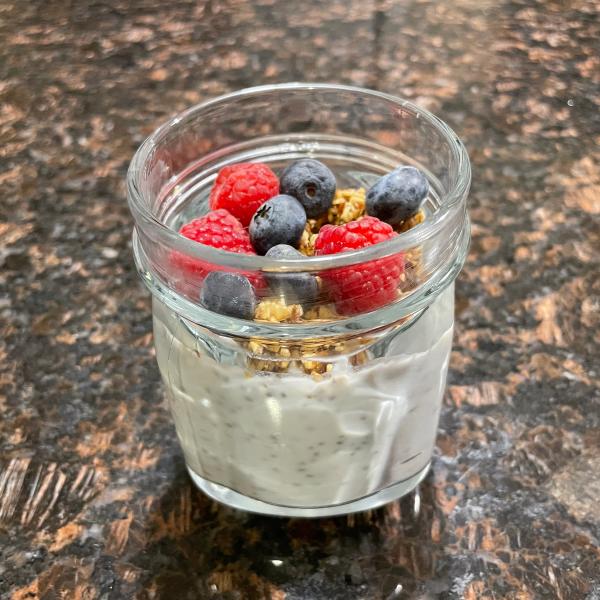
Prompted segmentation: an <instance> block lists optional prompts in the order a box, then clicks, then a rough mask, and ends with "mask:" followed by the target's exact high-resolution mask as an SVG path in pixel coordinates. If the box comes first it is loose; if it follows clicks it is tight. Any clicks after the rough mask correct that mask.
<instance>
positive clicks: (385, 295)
mask: <svg viewBox="0 0 600 600" xmlns="http://www.w3.org/2000/svg"><path fill="white" fill-rule="evenodd" d="M395 235H396V233H395V232H394V230H393V229H392V227H391V226H390V225H388V224H387V223H383V222H382V221H380V220H379V219H376V218H375V217H363V218H362V219H359V220H358V221H351V222H350V223H347V224H346V225H339V226H338V225H323V227H321V230H320V231H319V235H318V236H317V240H316V242H315V253H316V254H317V255H323V254H337V253H339V252H349V251H351V250H358V249H360V248H365V247H366V246H371V245H373V244H378V243H380V242H384V241H386V240H389V239H391V238H393V237H394V236H395ZM403 270H404V259H403V257H402V255H396V256H390V257H386V258H381V259H377V260H373V261H370V262H366V263H363V264H359V265H352V266H348V267H340V268H338V269H331V270H329V271H326V272H325V273H323V276H322V277H323V281H324V282H325V283H326V284H327V287H328V290H329V293H330V294H331V297H332V299H333V300H334V302H335V306H336V309H337V310H338V312H339V313H341V314H343V315H352V314H357V313H361V312H367V311H370V310H374V309H376V308H379V307H381V306H384V305H385V304H388V303H389V302H392V301H393V300H394V299H395V298H396V296H397V289H398V283H399V281H400V276H401V275H402V272H403Z"/></svg>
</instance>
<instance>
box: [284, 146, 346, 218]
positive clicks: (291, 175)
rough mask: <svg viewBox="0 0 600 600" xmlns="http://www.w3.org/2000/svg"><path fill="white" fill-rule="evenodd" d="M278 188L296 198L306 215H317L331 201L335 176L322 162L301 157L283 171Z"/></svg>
mask: <svg viewBox="0 0 600 600" xmlns="http://www.w3.org/2000/svg"><path fill="white" fill-rule="evenodd" d="M280 189H281V193H282V194H288V195H289V196H293V197H294V198H297V199H298V201H299V202H300V204H302V206H304V210H305V211H306V216H307V217H309V218H314V217H319V216H321V215H323V214H325V213H326V212H327V211H328V210H329V208H330V207H331V203H332V202H333V197H334V195H335V176H334V175H333V173H332V172H331V171H330V170H329V169H328V168H327V167H326V166H325V165H324V164H323V163H322V162H319V161H318V160H314V159H312V158H302V159H300V160H297V161H295V162H293V163H292V164H291V165H289V166H288V167H286V169H285V170H284V171H283V173H282V174H281V181H280Z"/></svg>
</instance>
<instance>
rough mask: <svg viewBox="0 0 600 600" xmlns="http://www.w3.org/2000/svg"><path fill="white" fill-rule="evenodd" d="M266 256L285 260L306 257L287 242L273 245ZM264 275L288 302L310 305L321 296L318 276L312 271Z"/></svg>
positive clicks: (277, 292) (273, 288) (271, 286)
mask: <svg viewBox="0 0 600 600" xmlns="http://www.w3.org/2000/svg"><path fill="white" fill-rule="evenodd" d="M266 256H268V257H269V258H276V259H277V258H280V259H284V260H287V259H294V258H305V257H304V255H303V254H301V253H300V252H298V250H296V249H295V248H292V247H291V246H286V245H285V244H278V245H277V246H273V247H272V248H271V249H269V251H268V252H267V254H266ZM264 276H265V279H266V280H267V283H268V284H269V287H270V288H271V290H272V291H273V293H274V294H275V295H277V296H283V297H284V298H285V301H286V303H288V304H291V303H299V304H304V305H310V304H313V303H315V302H316V301H317V299H318V297H319V283H318V281H317V278H316V277H315V276H314V275H311V274H310V273H275V272H269V273H267V272H265V274H264Z"/></svg>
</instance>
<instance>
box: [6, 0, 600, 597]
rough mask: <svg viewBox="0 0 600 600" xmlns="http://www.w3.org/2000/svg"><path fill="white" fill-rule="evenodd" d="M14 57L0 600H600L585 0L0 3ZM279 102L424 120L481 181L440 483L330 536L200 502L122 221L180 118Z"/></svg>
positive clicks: (329, 525)
mask: <svg viewBox="0 0 600 600" xmlns="http://www.w3.org/2000/svg"><path fill="white" fill-rule="evenodd" d="M0 36H1V48H2V51H1V56H0V197H1V202H0V211H1V217H0V261H1V265H2V267H1V273H0V315H1V335H0V370H1V371H0V386H1V391H0V415H1V420H0V597H1V598H3V599H4V598H7V599H8V598H10V599H12V600H26V599H44V600H45V599H52V600H53V599H59V598H69V599H70V598H74V599H86V600H87V599H100V598H102V599H113V598H116V599H120V598H138V599H140V600H142V599H144V600H145V599H153V598H161V599H162V598H164V599H187V598H190V599H191V598H202V599H204V598H214V599H223V600H224V599H249V600H254V599H263V598H270V599H273V600H284V599H285V600H308V599H311V600H312V599H331V600H333V599H340V600H346V599H381V600H389V599H394V598H399V599H405V598H415V599H416V598H420V599H432V598H441V599H458V598H465V599H467V600H475V599H481V598H485V599H488V598H489V599H491V598H496V599H498V598H503V599H504V598H509V599H520V600H529V599H537V598H558V599H562V600H579V599H586V600H597V599H598V598H600V549H599V536H600V509H599V506H600V503H599V501H598V500H599V498H600V489H599V488H600V450H599V447H600V390H599V383H598V380H599V372H598V370H599V369H600V365H599V360H598V359H599V348H600V333H599V332H600V316H599V310H600V289H599V288H600V281H599V280H600V277H599V260H598V254H599V250H600V239H599V237H600V236H599V231H600V169H599V167H600V151H599V148H600V58H599V54H598V45H597V44H598V39H600V8H599V5H598V3H597V2H596V1H595V0H572V1H569V2H559V1H557V0H538V1H537V2H535V1H530V2H525V1H516V0H512V1H509V0H499V1H494V2H492V1H490V0H479V1H475V0H443V1H440V2H437V1H433V0H407V1H406V2H387V1H385V0H373V1H371V2H364V1H362V0H361V1H357V0H333V1H330V2H327V3H322V2H319V1H316V0H307V1H305V2H286V1H284V0H256V1H254V2H244V1H243V0H223V1H214V2H211V1H209V2H186V1H182V0H173V1H172V2H159V1H157V0H144V1H143V2H142V1H140V2H129V1H126V0H106V1H102V2H99V1H92V0H81V1H79V2H56V1H50V2H41V1H39V0H34V1H32V2H17V1H16V0H4V2H2V3H0ZM289 80H322V81H340V82H344V83H353V84H357V85H364V86H369V87H375V88H378V89H381V90H385V91H390V92H392V93H395V94H398V95H401V96H405V97H407V98H410V99H413V100H415V101H416V102H418V103H420V104H422V105H423V106H425V107H427V108H430V109H431V110H433V111H434V112H436V113H437V114H439V115H440V116H441V117H442V118H444V119H445V120H446V121H447V122H449V123H450V124H451V125H452V126H453V127H454V128H455V129H456V131H457V132H458V133H459V135H461V137H462V138H463V139H464V140H465V143H466V145H467V147H468V149H469V151H470V155H471V157H472V162H473V170H474V180H473V188H472V193H471V200H470V205H471V216H472V221H473V243H472V250H471V254H470V257H469V260H468V262H467V265H466V267H465V269H464V272H463V273H462V275H461V277H460V279H459V282H458V286H457V293H458V317H457V320H458V323H457V333H456V340H455V351H454V352H453V357H452V364H451V372H450V376H449V389H448V393H447V395H446V399H445V408H444V411H443V415H442V419H441V424H440V435H439V442H438V446H437V450H436V456H435V460H434V463H433V469H432V472H431V473H430V475H429V477H428V478H427V480H426V481H425V482H424V483H423V484H422V485H421V486H420V488H419V490H418V492H417V493H414V494H412V495H410V496H409V497H406V498H405V499H403V500H402V501H400V502H396V503H393V504H391V505H389V506H387V507H386V508H384V509H381V510H378V511H375V512H372V513H367V514H362V515H357V516H351V517H348V518H337V519H325V520H320V521H303V520H285V519H269V518H262V517H258V516H249V515H244V514H241V513H237V512H235V511H232V510H228V509H225V508H222V507H219V506H217V505H215V504H213V503H212V502H210V501H209V500H208V499H206V498H205V497H203V496H202V495H201V494H200V493H199V492H196V491H195V490H194V489H193V488H192V486H191V484H190V481H189V479H188V477H187V475H186V473H185V471H184V463H183V460H182V456H181V453H180V450H179V448H178V444H177V441H176V438H175V434H174V430H173V427H172V424H171V419H170V416H169V414H168V412H167V410H166V408H165V406H164V404H163V400H162V391H161V388H160V385H159V376H158V370H157V368H156V365H155V360H154V356H153V350H152V338H151V321H150V304H149V296H148V293H147V292H146V291H145V289H143V288H142V286H141V284H140V283H139V282H138V280H137V276H136V274H135V271H134V266H133V261H132V258H131V249H130V242H129V240H130V233H131V227H132V223H131V219H130V216H129V213H128V210H127V207H126V204H125V200H124V197H125V191H124V176H125V171H126V167H127V164H128V161H129V159H130V157H131V155H132V153H133V152H134V150H135V148H136V147H137V145H138V144H139V143H140V142H141V141H142V139H143V138H144V137H145V136H146V135H147V134H148V133H150V132H151V130H152V129H153V128H154V127H155V126H157V125H158V124H159V123H161V122H162V121H163V120H164V119H165V118H166V117H168V116H170V115H172V114H173V113H175V112H177V111H179V110H180V109H183V108H184V107H187V106H189V105H191V104H194V103H196V102H198V101H200V100H202V99H204V98H207V97H210V96H213V95H215V94H219V93H221V92H225V91H229V90H232V89H235V88H239V87H245V86H248V85H252V84H257V83H266V82H278V81H289Z"/></svg>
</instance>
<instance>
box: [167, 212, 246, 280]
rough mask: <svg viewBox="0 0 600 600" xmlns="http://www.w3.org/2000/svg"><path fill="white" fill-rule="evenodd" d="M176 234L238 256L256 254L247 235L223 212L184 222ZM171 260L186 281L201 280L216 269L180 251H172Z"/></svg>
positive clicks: (233, 219) (236, 221)
mask: <svg viewBox="0 0 600 600" xmlns="http://www.w3.org/2000/svg"><path fill="white" fill-rule="evenodd" d="M179 233H180V234H181V235H183V236H185V237H186V238H189V239H190V240H194V241H195V242H199V243H201V244H206V245H207V246H212V247H213V248H220V249H221V250H228V251H229V252H237V253H238V254H256V252H254V249H253V248H252V244H251V243H250V237H249V236H248V232H247V231H246V230H245V229H244V227H243V226H242V224H241V223H240V222H239V221H238V220H237V219H236V218H235V217H234V216H233V215H231V214H229V213H228V212H227V211H226V210H224V209H220V210H215V211H212V212H209V213H208V214H206V215H204V216H203V217H200V218H199V219H194V220H193V221H190V222H189V223H186V224H185V225H183V227H181V229H180V230H179ZM172 259H173V263H174V265H175V266H176V267H179V269H180V270H181V271H183V276H184V278H185V279H188V280H190V279H191V280H202V279H204V277H206V275H207V274H208V273H209V272H210V271H215V270H218V269H217V268H216V267H215V265H212V264H210V263H207V262H204V261H201V260H198V259H197V258H193V257H191V256H188V255H186V254H182V253H180V252H173V254H172ZM255 283H256V282H255Z"/></svg>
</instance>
